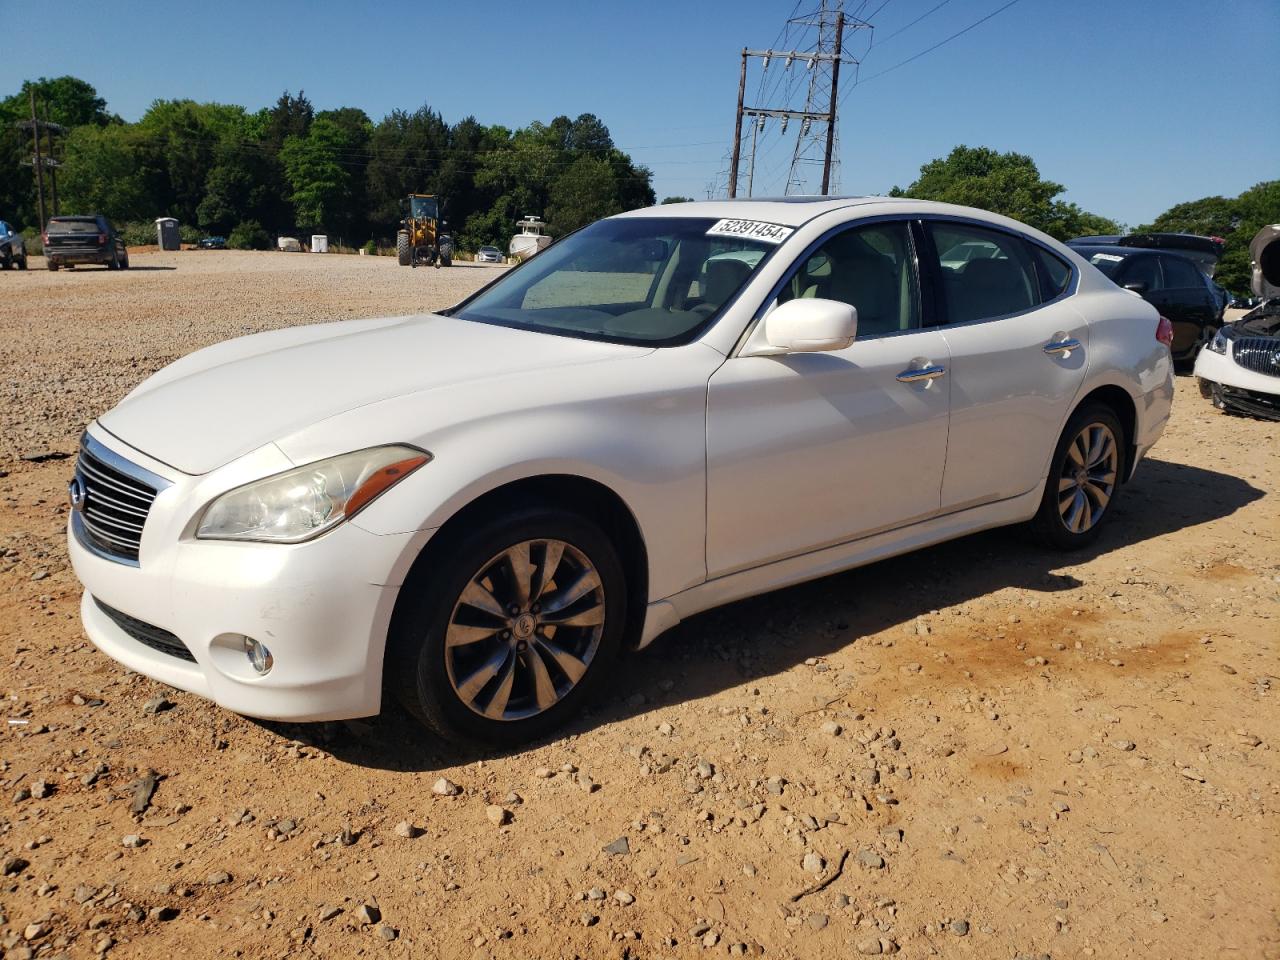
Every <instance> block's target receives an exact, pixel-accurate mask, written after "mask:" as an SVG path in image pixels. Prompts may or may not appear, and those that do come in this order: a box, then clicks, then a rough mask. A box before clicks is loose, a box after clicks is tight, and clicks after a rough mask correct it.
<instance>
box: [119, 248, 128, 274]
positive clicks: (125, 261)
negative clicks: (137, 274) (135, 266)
mask: <svg viewBox="0 0 1280 960" xmlns="http://www.w3.org/2000/svg"><path fill="white" fill-rule="evenodd" d="M120 269H121V270H128V269H129V251H128V250H126V251H125V252H124V259H123V260H121V261H120Z"/></svg>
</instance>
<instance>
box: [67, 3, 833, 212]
mask: <svg viewBox="0 0 1280 960" xmlns="http://www.w3.org/2000/svg"><path fill="white" fill-rule="evenodd" d="M843 43H844V11H843V10H841V11H839V12H838V13H837V14H836V49H835V55H836V56H835V59H834V60H832V61H831V109H830V110H829V111H828V113H827V149H826V151H825V152H824V154H823V157H822V195H823V196H824V197H825V196H827V194H828V193H830V191H831V151H832V148H834V147H835V142H836V90H837V88H838V87H839V86H840V49H841V47H842V46H843ZM55 202H56V201H55Z"/></svg>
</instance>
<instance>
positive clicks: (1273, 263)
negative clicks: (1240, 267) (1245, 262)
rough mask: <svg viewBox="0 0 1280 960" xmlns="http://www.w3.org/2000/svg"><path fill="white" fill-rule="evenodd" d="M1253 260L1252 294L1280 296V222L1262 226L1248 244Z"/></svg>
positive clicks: (1250, 257)
mask: <svg viewBox="0 0 1280 960" xmlns="http://www.w3.org/2000/svg"><path fill="white" fill-rule="evenodd" d="M1249 259H1250V260H1252V261H1253V283H1252V287H1253V295H1254V296H1255V297H1267V298H1271V297H1280V223H1273V224H1271V225H1270V226H1266V227H1263V228H1262V229H1261V230H1259V231H1258V232H1257V234H1256V235H1255V236H1254V238H1253V240H1252V242H1251V243H1250V244H1249Z"/></svg>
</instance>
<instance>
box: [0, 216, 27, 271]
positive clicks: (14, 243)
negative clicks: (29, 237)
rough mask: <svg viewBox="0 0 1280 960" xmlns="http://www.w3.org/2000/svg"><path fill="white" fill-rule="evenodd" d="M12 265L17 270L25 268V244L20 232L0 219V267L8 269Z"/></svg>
mask: <svg viewBox="0 0 1280 960" xmlns="http://www.w3.org/2000/svg"><path fill="white" fill-rule="evenodd" d="M14 265H17V267H18V269H19V270H25V269H27V244H26V241H25V240H23V239H22V234H20V233H18V231H16V230H14V229H13V227H11V226H9V225H8V224H7V223H5V222H4V221H3V220H0V269H4V270H8V269H9V268H10V267H13V266H14Z"/></svg>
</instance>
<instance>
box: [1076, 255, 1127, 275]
mask: <svg viewBox="0 0 1280 960" xmlns="http://www.w3.org/2000/svg"><path fill="white" fill-rule="evenodd" d="M1085 256H1087V257H1088V258H1089V262H1090V263H1092V264H1093V265H1094V266H1095V267H1097V268H1098V269H1099V270H1101V271H1102V272H1103V273H1105V274H1106V275H1107V276H1108V277H1111V278H1113V279H1114V277H1115V275H1116V271H1117V270H1119V269H1120V264H1122V263H1124V257H1122V256H1120V255H1119V254H1116V253H1086V254H1085Z"/></svg>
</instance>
